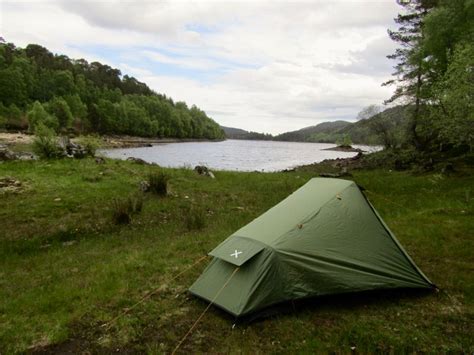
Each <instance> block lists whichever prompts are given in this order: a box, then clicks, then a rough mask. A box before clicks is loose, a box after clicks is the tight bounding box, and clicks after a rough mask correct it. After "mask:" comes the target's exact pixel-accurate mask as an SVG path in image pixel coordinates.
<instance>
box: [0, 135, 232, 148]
mask: <svg viewBox="0 0 474 355" xmlns="http://www.w3.org/2000/svg"><path fill="white" fill-rule="evenodd" d="M81 137H84V136H75V137H73V138H71V141H73V142H74V141H75V140H77V139H79V138H81ZM33 139H34V135H33V134H28V133H25V132H0V144H1V145H6V146H12V145H17V144H21V145H27V144H32V143H33ZM98 139H99V140H100V141H101V147H100V148H101V149H113V148H139V147H150V146H153V145H155V144H168V143H189V142H221V141H223V140H222V139H218V140H217V139H216V140H213V139H206V138H147V137H137V136H126V135H125V136H119V135H103V136H98Z"/></svg>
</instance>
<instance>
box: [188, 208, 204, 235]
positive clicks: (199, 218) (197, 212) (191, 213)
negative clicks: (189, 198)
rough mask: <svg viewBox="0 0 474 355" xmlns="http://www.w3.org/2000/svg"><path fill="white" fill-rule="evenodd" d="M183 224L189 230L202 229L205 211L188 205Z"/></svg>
mask: <svg viewBox="0 0 474 355" xmlns="http://www.w3.org/2000/svg"><path fill="white" fill-rule="evenodd" d="M184 224H185V226H186V229H187V230H189V231H192V230H199V229H203V228H204V227H205V226H206V212H205V211H204V209H203V208H201V207H196V206H191V207H189V208H188V209H187V211H186V212H185V214H184Z"/></svg>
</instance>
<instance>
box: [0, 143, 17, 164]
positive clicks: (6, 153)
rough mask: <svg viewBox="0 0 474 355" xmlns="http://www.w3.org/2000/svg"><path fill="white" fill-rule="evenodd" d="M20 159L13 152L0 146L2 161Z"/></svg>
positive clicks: (0, 159)
mask: <svg viewBox="0 0 474 355" xmlns="http://www.w3.org/2000/svg"><path fill="white" fill-rule="evenodd" d="M16 159H18V155H17V154H15V153H14V152H12V151H11V150H10V149H8V148H7V147H6V146H4V145H0V161H9V160H16Z"/></svg>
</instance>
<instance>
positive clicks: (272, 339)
mask: <svg viewBox="0 0 474 355" xmlns="http://www.w3.org/2000/svg"><path fill="white" fill-rule="evenodd" d="M157 171H165V172H166V173H167V174H168V175H169V176H170V181H169V186H170V191H169V195H168V196H167V197H158V196H155V195H152V194H150V193H146V194H145V195H144V197H143V209H142V210H141V212H138V211H137V213H135V214H134V215H133V216H132V221H131V223H130V224H128V225H116V224H114V221H113V218H112V214H113V212H114V210H116V208H117V199H118V200H123V199H126V198H127V197H129V196H130V197H131V198H132V199H139V198H140V197H139V196H140V191H139V185H140V181H142V180H146V178H147V175H148V174H149V173H152V172H157ZM318 172H320V171H318V167H307V168H304V169H300V170H296V171H292V172H285V173H283V172H282V173H238V172H220V171H217V172H214V173H215V176H216V178H215V179H211V178H209V177H205V176H200V175H198V174H196V173H195V172H194V171H192V170H186V169H161V168H159V167H157V166H149V165H139V164H135V163H133V162H126V161H114V160H106V161H105V163H104V164H97V163H96V162H95V161H94V160H93V159H84V160H70V159H63V160H52V161H14V162H7V163H0V178H1V177H9V178H11V179H13V181H18V182H19V183H20V185H19V189H17V190H15V191H6V192H3V193H2V194H0V225H1V228H0V241H1V242H0V352H1V353H16V352H24V351H30V352H56V353H64V352H68V351H69V352H72V353H77V352H81V351H89V352H92V353H107V352H148V353H169V352H171V351H172V350H173V349H174V348H175V347H176V345H177V344H178V342H179V341H180V339H181V338H182V337H183V336H184V335H185V334H186V332H187V331H188V330H189V329H190V327H191V326H192V325H193V323H194V322H195V321H196V319H197V318H198V317H199V316H200V314H201V313H202V312H203V311H204V310H205V308H206V306H207V304H206V303H205V302H203V301H201V300H199V299H196V298H194V297H192V296H190V295H189V294H188V293H187V288H188V287H189V286H190V285H191V283H192V282H193V281H194V280H195V279H196V278H197V277H198V276H199V274H200V273H201V272H202V271H203V269H204V268H205V266H206V263H207V262H208V259H205V260H202V261H201V262H198V263H196V261H198V260H200V259H201V258H202V257H203V256H204V255H206V254H207V252H209V251H210V250H212V249H213V248H214V247H215V246H216V245H217V244H218V243H219V242H220V241H222V240H224V239H225V238H226V237H227V236H229V235H230V234H231V233H232V232H234V231H235V230H236V229H238V228H240V227H241V226H243V225H245V224H246V223H248V222H250V221H251V220H252V219H254V218H255V217H257V216H258V215H260V214H261V213H263V212H264V211H266V210H267V209H268V208H270V207H271V206H273V205H275V204H276V203H278V202H279V201H280V200H282V199H284V198H285V197H286V196H288V194H290V193H291V192H293V191H294V190H296V189H297V188H299V187H300V186H302V185H303V184H304V183H305V182H306V181H308V179H310V178H311V177H313V176H316V175H317V173H318ZM473 172H474V164H473V161H472V159H471V160H467V161H466V162H465V163H463V164H455V171H454V172H451V173H450V175H445V174H441V173H437V172H430V173H424V174H419V175H414V174H413V173H410V172H396V171H390V170H384V169H378V170H356V171H354V172H353V177H352V178H351V179H354V180H355V181H356V182H357V183H358V184H359V185H361V186H363V187H364V188H365V189H366V191H365V193H366V195H367V196H368V198H369V199H370V200H371V201H372V203H373V204H374V205H375V207H376V209H377V210H378V211H379V212H380V214H381V215H382V217H383V218H384V220H385V222H386V223H387V224H388V226H389V227H390V228H391V229H392V231H393V232H394V233H395V235H396V236H397V238H398V239H399V241H400V242H401V244H402V245H403V246H404V247H405V249H406V250H407V252H408V253H409V254H410V256H411V257H412V258H413V259H414V260H415V262H416V263H417V265H418V266H419V267H420V268H421V269H422V270H423V271H424V273H425V274H426V275H427V276H428V277H429V278H430V279H431V280H432V281H433V282H434V283H435V284H436V285H437V286H438V287H439V288H440V292H438V293H417V292H408V291H405V290H400V291H393V292H377V293H364V294H348V295H340V296H338V297H327V298H320V299H314V300H307V301H304V302H303V301H301V302H296V303H294V304H292V305H286V306H285V307H283V308H282V309H281V310H282V311H283V312H280V313H277V314H275V315H272V316H271V317H268V318H264V319H261V320H259V321H255V322H252V323H248V324H237V326H235V327H232V325H233V323H234V320H233V319H232V318H231V317H229V316H228V315H226V314H225V313H224V312H222V311H219V310H217V309H215V308H214V307H211V308H210V309H209V310H208V311H207V312H206V313H205V315H204V316H203V318H202V319H201V321H200V322H199V324H198V325H197V327H196V328H195V329H194V330H193V331H192V332H191V334H190V335H189V337H188V338H187V339H186V340H185V341H184V342H183V344H182V345H181V347H180V348H179V349H178V350H179V351H178V352H182V353H189V352H212V353H216V352H219V353H227V352H244V353H255V352H260V353H262V352H303V353H306V352H308V353H309V352H312V353H314V352H328V351H331V352H338V353H347V352H350V351H353V350H355V351H359V352H375V351H384V352H385V351H387V352H413V351H420V352H421V351H423V352H471V353H472V352H473V351H474V342H473V340H472V334H473V333H474V327H473V321H474V308H473V306H474V273H473V269H474V260H473V254H472V250H474V248H473V247H474V245H473V244H474V232H473V231H474V218H473V217H474V196H473V193H474V178H473ZM181 273H182V274H181ZM155 290H156V293H153V294H152V295H151V296H150V297H149V298H148V299H146V300H145V301H144V302H142V303H141V304H139V305H138V306H136V307H134V308H131V307H133V305H134V304H136V303H137V302H139V301H140V300H141V299H142V298H143V297H145V296H147V295H149V294H150V293H152V292H153V291H155ZM127 310H128V312H127ZM123 312H126V313H125V314H124V315H123V316H121V317H119V318H118V319H117V320H116V321H114V322H113V323H108V322H109V321H110V320H112V319H114V318H115V317H117V316H118V315H120V314H121V313H123ZM104 324H105V325H106V326H104Z"/></svg>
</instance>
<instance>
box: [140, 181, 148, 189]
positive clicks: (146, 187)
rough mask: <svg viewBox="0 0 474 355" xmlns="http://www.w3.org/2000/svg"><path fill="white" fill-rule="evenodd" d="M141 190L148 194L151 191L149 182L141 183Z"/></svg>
mask: <svg viewBox="0 0 474 355" xmlns="http://www.w3.org/2000/svg"><path fill="white" fill-rule="evenodd" d="M140 190H141V191H142V192H148V191H150V183H149V182H148V181H145V180H143V181H140Z"/></svg>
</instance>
